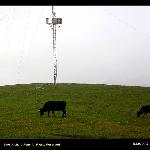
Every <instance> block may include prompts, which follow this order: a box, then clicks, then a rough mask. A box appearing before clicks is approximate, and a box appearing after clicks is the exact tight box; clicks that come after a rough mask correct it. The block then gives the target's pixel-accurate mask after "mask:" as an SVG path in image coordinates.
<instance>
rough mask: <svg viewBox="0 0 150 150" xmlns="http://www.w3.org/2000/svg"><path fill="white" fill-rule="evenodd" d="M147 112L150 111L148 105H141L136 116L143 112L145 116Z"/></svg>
mask: <svg viewBox="0 0 150 150" xmlns="http://www.w3.org/2000/svg"><path fill="white" fill-rule="evenodd" d="M147 113H150V105H146V106H142V108H141V110H140V111H137V116H138V117H140V115H141V114H144V115H146V116H147ZM144 115H143V117H144Z"/></svg>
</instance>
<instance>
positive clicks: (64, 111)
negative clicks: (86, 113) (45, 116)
mask: <svg viewBox="0 0 150 150" xmlns="http://www.w3.org/2000/svg"><path fill="white" fill-rule="evenodd" d="M64 116H65V118H66V110H63V115H62V118H64Z"/></svg>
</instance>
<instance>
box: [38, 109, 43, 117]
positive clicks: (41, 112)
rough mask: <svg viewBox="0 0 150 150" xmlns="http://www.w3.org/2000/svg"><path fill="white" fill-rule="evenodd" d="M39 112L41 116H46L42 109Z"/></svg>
mask: <svg viewBox="0 0 150 150" xmlns="http://www.w3.org/2000/svg"><path fill="white" fill-rule="evenodd" d="M38 111H39V112H40V116H43V115H44V111H43V109H42V108H40V109H39V110H38Z"/></svg>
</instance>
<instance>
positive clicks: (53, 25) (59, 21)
mask: <svg viewBox="0 0 150 150" xmlns="http://www.w3.org/2000/svg"><path fill="white" fill-rule="evenodd" d="M55 15H56V13H55V11H54V6H52V22H51V23H49V18H46V24H48V25H50V27H51V29H52V30H53V57H54V85H56V79H57V55H56V25H57V24H62V18H56V16H55Z"/></svg>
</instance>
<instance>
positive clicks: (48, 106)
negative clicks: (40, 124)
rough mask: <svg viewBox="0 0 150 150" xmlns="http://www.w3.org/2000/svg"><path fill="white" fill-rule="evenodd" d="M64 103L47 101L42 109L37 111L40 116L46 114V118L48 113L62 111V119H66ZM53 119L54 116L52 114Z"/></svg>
mask: <svg viewBox="0 0 150 150" xmlns="http://www.w3.org/2000/svg"><path fill="white" fill-rule="evenodd" d="M65 108H66V102H65V101H48V102H46V103H45V104H44V106H43V108H40V109H39V112H40V116H42V115H44V112H48V117H49V113H50V111H52V113H53V114H54V111H62V112H63V115H62V118H64V117H65V118H66V110H65ZM54 117H55V114H54Z"/></svg>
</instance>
